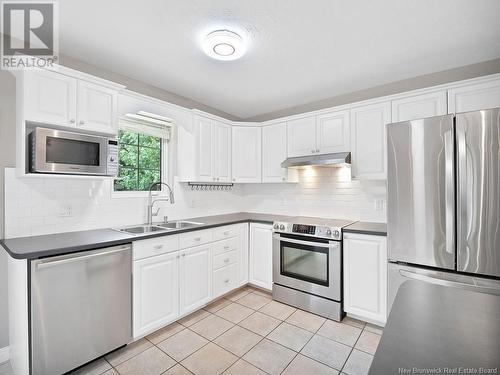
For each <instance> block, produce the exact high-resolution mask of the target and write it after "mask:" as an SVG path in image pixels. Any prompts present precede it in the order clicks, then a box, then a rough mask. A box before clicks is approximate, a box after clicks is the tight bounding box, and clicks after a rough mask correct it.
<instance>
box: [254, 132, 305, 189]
mask: <svg viewBox="0 0 500 375" xmlns="http://www.w3.org/2000/svg"><path fill="white" fill-rule="evenodd" d="M286 143H287V142H286V123H285V122H282V123H280V124H275V125H269V126H264V127H263V128H262V182H296V181H297V171H295V170H293V169H287V168H282V167H281V163H282V162H283V161H284V160H285V159H286V158H287V153H286V147H287V145H286Z"/></svg>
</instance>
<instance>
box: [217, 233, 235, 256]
mask: <svg viewBox="0 0 500 375" xmlns="http://www.w3.org/2000/svg"><path fill="white" fill-rule="evenodd" d="M237 248H238V238H236V237H233V238H230V239H228V240H224V241H219V242H216V243H214V245H213V249H214V250H213V252H214V253H213V254H214V255H219V254H223V253H227V252H228V251H231V250H236V249H237Z"/></svg>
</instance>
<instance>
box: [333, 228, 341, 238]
mask: <svg viewBox="0 0 500 375" xmlns="http://www.w3.org/2000/svg"><path fill="white" fill-rule="evenodd" d="M333 236H334V237H335V238H339V237H340V232H339V231H338V230H335V231H333Z"/></svg>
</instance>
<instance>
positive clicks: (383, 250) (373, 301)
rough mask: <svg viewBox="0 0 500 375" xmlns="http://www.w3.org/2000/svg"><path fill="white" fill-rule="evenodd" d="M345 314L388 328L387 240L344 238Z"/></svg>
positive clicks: (352, 235)
mask: <svg viewBox="0 0 500 375" xmlns="http://www.w3.org/2000/svg"><path fill="white" fill-rule="evenodd" d="M344 310H345V311H346V312H347V314H349V315H352V316H353V317H356V318H359V319H362V320H365V321H368V322H371V323H375V324H378V325H382V326H383V325H385V322H386V319H387V239H386V237H384V236H372V235H364V234H353V233H346V234H345V235H344Z"/></svg>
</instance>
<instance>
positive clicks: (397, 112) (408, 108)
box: [392, 90, 448, 122]
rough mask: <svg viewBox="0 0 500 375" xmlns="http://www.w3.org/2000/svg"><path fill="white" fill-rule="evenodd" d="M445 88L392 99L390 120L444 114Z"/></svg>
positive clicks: (445, 106) (408, 119)
mask: <svg viewBox="0 0 500 375" xmlns="http://www.w3.org/2000/svg"><path fill="white" fill-rule="evenodd" d="M447 113H448V109H447V104H446V90H442V91H435V92H430V93H426V94H420V95H415V96H411V97H408V98H402V99H396V100H393V101H392V122H401V121H410V120H416V119H420V118H426V117H433V116H441V115H446V114H447Z"/></svg>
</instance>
